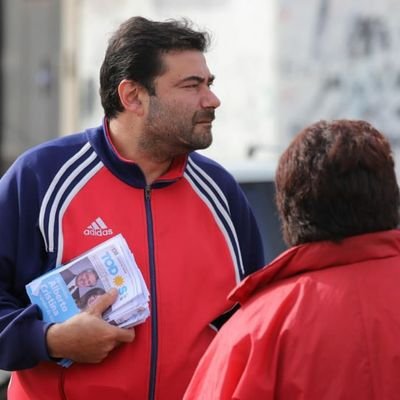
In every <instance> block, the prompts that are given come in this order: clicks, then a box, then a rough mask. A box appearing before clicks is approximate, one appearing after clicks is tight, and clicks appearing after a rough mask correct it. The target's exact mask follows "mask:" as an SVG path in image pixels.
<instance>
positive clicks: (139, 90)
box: [118, 79, 147, 115]
mask: <svg viewBox="0 0 400 400" xmlns="http://www.w3.org/2000/svg"><path fill="white" fill-rule="evenodd" d="M118 95H119V98H120V101H121V104H122V106H123V107H124V109H125V110H127V111H130V112H133V113H135V114H138V115H143V113H144V107H143V106H144V97H145V96H146V95H147V92H146V90H145V89H144V88H143V87H142V86H141V85H139V84H138V83H136V82H134V81H131V80H128V79H123V80H122V81H121V82H120V83H119V85H118Z"/></svg>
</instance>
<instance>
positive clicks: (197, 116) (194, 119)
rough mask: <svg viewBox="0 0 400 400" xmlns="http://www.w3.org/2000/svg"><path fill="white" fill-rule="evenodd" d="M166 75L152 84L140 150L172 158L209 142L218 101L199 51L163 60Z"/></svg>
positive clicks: (210, 76) (171, 53) (169, 54)
mask: <svg viewBox="0 0 400 400" xmlns="http://www.w3.org/2000/svg"><path fill="white" fill-rule="evenodd" d="M163 62H164V65H165V67H166V72H165V73H164V74H163V75H161V76H159V77H157V78H156V79H155V81H154V86H155V92H156V94H155V96H150V98H149V106H148V114H147V119H146V123H145V127H144V135H143V136H142V140H141V145H142V148H144V149H147V150H150V151H151V150H153V151H154V150H156V151H158V152H160V154H161V155H166V156H175V155H178V154H184V153H187V152H190V151H192V150H197V149H205V148H207V147H208V146H209V145H210V144H211V142H212V134H211V127H212V121H213V120H214V117H215V115H214V111H215V109H216V108H217V107H219V105H220V101H219V99H218V98H217V97H216V96H215V94H214V93H213V92H212V91H211V90H210V86H211V84H212V82H213V80H214V77H213V76H212V75H211V74H210V71H209V70H208V67H207V64H206V60H205V58H204V55H203V54H202V53H201V52H199V51H192V50H191V51H180V52H170V53H167V54H165V55H164V56H163Z"/></svg>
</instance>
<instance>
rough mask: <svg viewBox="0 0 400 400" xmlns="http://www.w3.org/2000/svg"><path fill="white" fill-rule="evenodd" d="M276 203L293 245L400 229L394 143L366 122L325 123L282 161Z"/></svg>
mask: <svg viewBox="0 0 400 400" xmlns="http://www.w3.org/2000/svg"><path fill="white" fill-rule="evenodd" d="M276 202H277V208H278V211H279V214H280V218H281V222H282V228H283V236H284V238H285V241H286V242H287V244H288V245H291V246H293V245H298V244H301V243H307V242H315V241H320V240H332V241H340V240H341V239H343V238H345V237H348V236H353V235H358V234H363V233H368V232H376V231H382V230H387V229H394V228H396V227H397V226H398V224H399V187H398V184H397V181H396V174H395V170H394V161H393V157H392V152H391V148H390V145H389V143H388V141H387V140H386V139H385V137H384V136H383V135H382V134H381V133H380V132H378V131H377V130H376V129H375V128H374V127H373V126H371V125H370V124H369V123H367V122H365V121H351V120H337V121H332V122H327V121H320V122H317V123H315V124H313V125H311V126H309V127H307V128H305V129H304V130H303V131H301V132H300V133H299V134H298V135H297V136H296V137H295V139H294V140H293V141H292V143H291V144H290V146H289V147H288V149H287V150H286V151H285V152H284V153H283V155H282V156H281V158H280V161H279V164H278V169H277V172H276Z"/></svg>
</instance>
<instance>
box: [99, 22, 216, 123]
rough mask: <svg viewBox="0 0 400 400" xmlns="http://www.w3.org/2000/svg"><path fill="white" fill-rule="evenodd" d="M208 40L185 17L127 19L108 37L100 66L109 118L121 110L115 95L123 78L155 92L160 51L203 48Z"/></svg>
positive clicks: (103, 96) (160, 62)
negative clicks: (159, 20) (172, 18)
mask: <svg viewBox="0 0 400 400" xmlns="http://www.w3.org/2000/svg"><path fill="white" fill-rule="evenodd" d="M209 42H210V37H209V34H208V33H207V32H198V31H195V30H194V29H193V28H192V25H191V23H190V22H189V21H188V20H180V21H178V20H168V21H165V22H157V21H150V20H148V19H145V18H143V17H133V18H130V19H128V20H127V21H126V22H124V23H123V24H122V25H121V26H120V27H119V29H118V30H117V31H116V32H115V33H114V35H113V36H112V37H111V39H110V41H109V44H108V48H107V50H106V54H105V57H104V61H103V64H102V66H101V69H100V97H101V103H102V105H103V108H104V112H105V115H106V116H107V117H108V118H109V119H111V118H114V117H116V116H117V114H118V113H119V112H122V111H123V107H122V104H121V102H120V99H119V96H118V85H119V83H120V82H121V81H122V80H123V79H128V80H132V81H135V82H137V83H138V84H140V85H141V86H143V87H144V88H145V89H147V91H148V92H149V93H150V95H154V94H155V89H154V78H156V77H157V76H160V75H161V74H162V73H163V72H164V71H165V66H164V65H163V62H162V55H163V54H165V53H167V52H170V51H183V50H198V51H201V52H205V51H206V50H207V47H208V45H209Z"/></svg>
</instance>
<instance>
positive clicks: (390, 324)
mask: <svg viewBox="0 0 400 400" xmlns="http://www.w3.org/2000/svg"><path fill="white" fill-rule="evenodd" d="M399 282H400V231H398V230H392V231H385V232H378V233H372V234H366V235H360V236H355V237H351V238H348V239H346V240H344V241H343V242H342V243H340V244H334V243H332V242H319V243H312V244H306V245H302V246H298V247H294V248H292V249H290V250H288V251H287V252H285V253H284V254H282V255H281V256H280V257H279V258H277V259H276V260H275V261H274V262H272V263H271V264H270V265H268V266H267V267H265V268H264V269H262V270H260V271H259V272H256V273H254V274H253V275H252V276H250V277H248V278H247V279H246V280H245V281H244V282H242V284H241V285H240V286H238V287H237V288H236V290H235V291H234V292H233V293H232V294H231V296H230V297H231V299H234V300H237V301H239V302H240V303H241V305H242V307H241V309H240V310H239V311H238V312H237V313H236V314H235V315H234V316H233V317H232V318H231V319H230V320H229V321H228V323H227V324H225V325H224V327H223V328H222V329H221V331H220V332H219V334H218V335H217V336H216V339H215V340H214V341H213V342H212V344H211V345H210V347H209V349H208V350H207V352H206V354H205V356H204V357H203V358H202V360H201V362H200V364H199V366H198V368H197V370H196V372H195V375H194V377H193V379H192V381H191V384H190V385H189V388H188V390H187V392H186V395H185V399H186V400H188V399H196V400H200V399H204V400H213V399H218V400H224V399H229V400H231V399H240V400H259V399H264V400H266V399H274V400H278V399H283V400H300V399H304V400H342V399H343V400H344V399H348V400H355V399H357V400H358V399H362V400H370V399H371V400H372V399H373V400H387V399H398V398H399V397H400V290H399Z"/></svg>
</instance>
